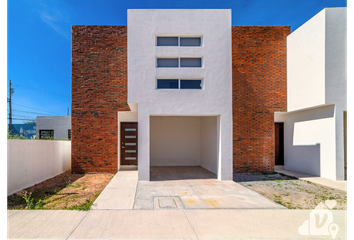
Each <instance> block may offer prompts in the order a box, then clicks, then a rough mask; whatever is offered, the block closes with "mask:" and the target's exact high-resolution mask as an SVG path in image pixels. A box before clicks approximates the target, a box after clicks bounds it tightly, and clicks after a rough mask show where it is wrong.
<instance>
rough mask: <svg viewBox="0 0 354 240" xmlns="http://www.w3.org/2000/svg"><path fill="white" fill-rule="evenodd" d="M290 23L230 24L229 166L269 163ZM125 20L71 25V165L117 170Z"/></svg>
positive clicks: (282, 105) (256, 167) (245, 168)
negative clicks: (122, 22) (231, 162)
mask: <svg viewBox="0 0 354 240" xmlns="http://www.w3.org/2000/svg"><path fill="white" fill-rule="evenodd" d="M289 33H290V27H237V26H234V27H232V65H233V68H232V71H233V89H232V91H233V131H234V132H233V141H234V142H233V145H234V153H233V154H234V166H233V167H234V172H261V171H272V170H273V169H274V111H286V36H287V35H288V34H289ZM127 110H129V106H128V105H127V27H126V26H73V27H72V171H73V172H111V173H115V172H117V159H118V156H117V153H118V142H117V141H118V136H117V134H118V132H117V131H118V126H117V124H118V122H117V111H127Z"/></svg>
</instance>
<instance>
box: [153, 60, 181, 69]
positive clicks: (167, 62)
mask: <svg viewBox="0 0 354 240" xmlns="http://www.w3.org/2000/svg"><path fill="white" fill-rule="evenodd" d="M157 67H178V58H158V59H157Z"/></svg>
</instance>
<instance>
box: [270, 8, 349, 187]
mask: <svg viewBox="0 0 354 240" xmlns="http://www.w3.org/2000/svg"><path fill="white" fill-rule="evenodd" d="M346 13H347V9H346V8H326V9H324V10H322V11H321V12H319V13H318V14H317V15H315V16H314V17H313V18H311V19H310V20H309V21H307V22H306V23H305V24H303V25H302V26H301V27H299V28H298V29H296V30H295V31H294V32H293V33H291V34H290V35H289V36H288V37H287V106H288V107H287V111H288V112H287V113H276V114H275V122H284V168H285V169H288V170H293V171H298V172H304V173H309V174H313V175H317V176H321V177H325V178H329V179H332V180H344V179H345V172H344V164H345V161H346V160H345V158H346V156H345V149H344V148H345V145H344V142H345V137H346V135H345V134H344V133H345V124H344V123H345V122H346V117H344V116H346V114H345V113H346V111H347V69H346V65H347V61H346V59H347V56H346V52H347V43H346V39H347V31H346V28H347V15H346Z"/></svg>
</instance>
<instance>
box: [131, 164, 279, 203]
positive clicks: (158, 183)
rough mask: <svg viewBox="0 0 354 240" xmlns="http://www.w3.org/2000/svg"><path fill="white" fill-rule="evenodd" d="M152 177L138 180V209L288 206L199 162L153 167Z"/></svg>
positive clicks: (136, 197) (136, 196)
mask: <svg viewBox="0 0 354 240" xmlns="http://www.w3.org/2000/svg"><path fill="white" fill-rule="evenodd" d="M150 179H151V181H150V182H138V185H137V190H136V195H135V201H134V209H161V208H184V209H209V208H212V209H213V208H244V209H245V208H284V207H283V206H281V205H279V204H277V203H274V202H273V201H271V200H269V199H267V198H265V197H263V196H261V195H259V194H258V193H256V192H253V191H251V190H249V189H247V188H245V187H243V186H241V185H239V184H237V183H235V182H233V181H219V180H217V178H216V175H215V174H214V173H212V172H209V171H208V170H206V169H204V168H202V167H199V166H198V167H151V168H150Z"/></svg>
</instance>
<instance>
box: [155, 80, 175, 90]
mask: <svg viewBox="0 0 354 240" xmlns="http://www.w3.org/2000/svg"><path fill="white" fill-rule="evenodd" d="M157 89H178V79H157Z"/></svg>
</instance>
